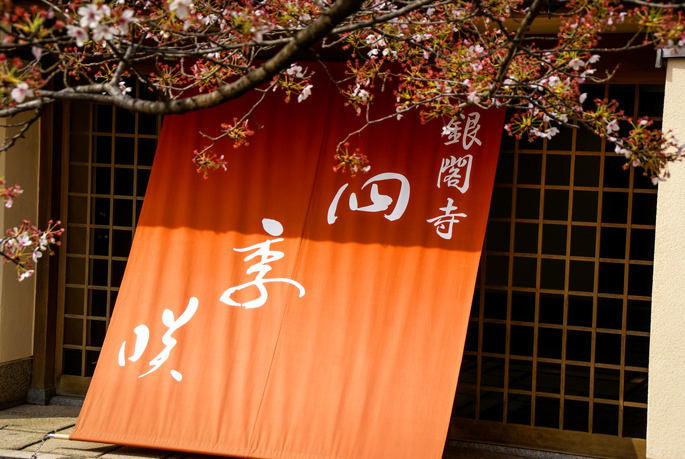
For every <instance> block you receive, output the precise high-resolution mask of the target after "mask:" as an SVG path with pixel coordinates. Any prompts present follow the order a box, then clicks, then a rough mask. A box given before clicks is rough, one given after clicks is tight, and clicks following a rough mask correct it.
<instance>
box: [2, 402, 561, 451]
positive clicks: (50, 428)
mask: <svg viewBox="0 0 685 459" xmlns="http://www.w3.org/2000/svg"><path fill="white" fill-rule="evenodd" d="M57 399H59V400H57V402H58V403H67V404H69V403H70V404H72V405H75V406H62V405H53V404H51V405H48V406H38V405H21V406H17V407H14V408H9V409H6V410H3V411H0V459H7V458H22V459H30V458H31V456H32V454H33V453H35V452H36V449H37V448H38V446H39V445H40V443H41V440H42V438H43V437H44V436H45V434H47V433H50V432H57V433H59V434H68V433H70V432H71V431H72V430H73V428H74V425H75V424H76V419H77V418H78V414H79V412H80V411H81V408H80V400H79V399H73V400H70V399H69V398H67V397H57ZM53 401H54V399H53ZM51 403H52V402H51ZM212 457H213V456H201V455H197V454H187V453H178V452H173V451H160V450H152V449H142V448H133V447H129V446H119V445H109V444H105V443H89V442H81V441H69V440H56V439H49V440H47V441H46V442H45V444H43V446H42V447H41V449H40V452H39V454H38V459H66V458H101V459H137V458H141V459H211V458H212ZM521 457H528V458H540V459H575V458H574V457H573V456H567V455H562V454H554V453H543V452H539V451H530V450H519V449H516V448H502V447H498V446H491V445H477V444H474V443H461V442H452V441H450V442H448V445H447V446H446V447H445V452H444V453H443V459H517V458H521Z"/></svg>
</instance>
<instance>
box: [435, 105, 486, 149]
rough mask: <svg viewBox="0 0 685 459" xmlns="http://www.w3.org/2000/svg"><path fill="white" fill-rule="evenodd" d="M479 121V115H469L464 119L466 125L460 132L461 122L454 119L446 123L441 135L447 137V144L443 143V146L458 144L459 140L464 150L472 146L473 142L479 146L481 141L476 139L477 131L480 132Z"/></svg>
mask: <svg viewBox="0 0 685 459" xmlns="http://www.w3.org/2000/svg"><path fill="white" fill-rule="evenodd" d="M479 121H480V113H478V112H471V113H469V114H468V117H467V118H466V125H465V126H464V127H463V132H462V126H461V123H462V121H461V120H458V119H457V118H456V117H455V118H452V119H451V120H450V122H449V123H447V126H444V127H443V128H442V134H441V135H443V136H447V138H448V139H449V140H448V141H447V142H445V145H452V144H454V143H458V142H459V140H460V139H461V142H462V146H463V147H464V150H468V149H469V148H471V145H473V143H474V142H475V143H476V144H478V145H481V141H480V140H479V139H478V138H477V137H476V135H477V134H478V131H479V130H480V124H479Z"/></svg>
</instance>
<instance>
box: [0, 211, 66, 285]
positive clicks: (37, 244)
mask: <svg viewBox="0 0 685 459" xmlns="http://www.w3.org/2000/svg"><path fill="white" fill-rule="evenodd" d="M59 225H60V222H59V221H58V222H55V223H53V221H52V220H50V221H49V222H48V227H47V229H45V230H40V229H38V228H36V227H35V226H32V225H31V223H30V222H28V221H26V220H24V221H23V222H22V224H21V225H20V226H19V227H14V228H11V229H8V230H7V231H6V234H5V237H3V238H0V254H2V256H3V257H4V258H3V261H4V263H5V264H7V263H9V262H12V263H14V264H15V265H16V270H17V277H18V279H19V280H20V281H22V280H24V279H26V278H27V277H30V276H32V275H33V274H34V272H35V264H36V262H38V259H39V258H41V257H42V256H43V252H46V251H48V253H49V254H50V255H52V252H51V251H50V246H51V245H59V244H60V243H59V241H57V237H59V236H60V235H61V234H62V232H64V229H63V228H59Z"/></svg>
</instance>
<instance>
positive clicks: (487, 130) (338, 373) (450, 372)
mask: <svg viewBox="0 0 685 459" xmlns="http://www.w3.org/2000/svg"><path fill="white" fill-rule="evenodd" d="M311 65H314V64H311ZM318 73H319V75H317V76H316V78H315V79H314V81H313V85H314V86H313V89H312V92H313V94H314V96H315V97H311V98H310V99H308V100H306V101H303V102H302V103H297V102H295V101H292V102H290V104H287V105H286V104H285V103H283V102H282V95H279V94H278V93H276V94H273V95H269V98H268V99H267V102H266V103H265V104H263V105H261V106H260V107H259V108H257V110H255V113H254V115H253V119H254V120H255V121H256V122H258V123H259V124H260V125H262V126H263V129H261V130H259V132H257V133H256V134H255V136H254V137H252V138H250V145H249V146H248V147H241V148H240V149H233V148H232V146H231V144H229V143H228V142H226V143H222V144H220V145H219V146H218V147H217V148H216V149H215V151H216V152H217V153H219V154H224V155H226V157H227V158H228V160H229V170H228V171H227V172H223V171H222V172H215V173H213V174H211V176H210V178H209V179H208V180H203V178H202V175H200V174H198V173H197V172H196V171H195V167H194V165H193V164H192V162H191V154H192V151H193V150H195V149H197V148H199V147H202V146H203V145H205V144H206V141H205V140H204V139H203V138H202V137H201V136H200V135H199V134H198V132H199V131H203V132H206V133H209V134H215V133H217V132H218V128H219V125H220V123H222V122H232V120H233V117H240V116H242V114H244V113H245V112H246V110H247V109H248V108H249V107H250V106H251V104H252V103H253V102H254V101H255V96H248V97H245V98H242V99H240V100H237V101H235V102H231V103H230V104H227V105H226V106H222V107H219V108H216V109H211V110H205V111H201V112H197V113H190V114H186V115H182V116H168V117H166V118H165V120H164V127H163V130H162V134H161V138H160V141H159V145H158V148H157V153H156V157H155V163H154V167H153V170H152V174H151V178H150V182H149V185H148V188H147V195H146V198H145V204H144V206H143V210H142V214H141V217H140V222H139V224H138V229H137V231H136V235H135V240H134V242H133V247H132V250H131V255H130V259H129V262H128V266H127V268H126V274H125V276H124V280H123V283H122V287H121V291H120V293H119V296H118V300H117V304H116V307H115V309H114V314H113V318H112V321H111V324H110V328H109V330H108V333H107V337H106V339H105V343H104V347H103V349H102V353H101V354H100V358H99V361H98V365H97V369H96V371H95V376H94V377H93V380H92V384H91V386H90V390H89V391H88V395H87V397H86V400H85V404H84V406H83V409H82V411H81V416H80V417H79V421H78V424H77V425H76V428H75V430H74V432H73V433H72V434H71V438H72V439H75V440H87V441H98V442H109V443H117V444H124V445H132V446H141V447H151V448H159V449H168V450H177V451H187V452H196V453H204V454H216V455H224V456H237V457H255V458H298V459H304V458H312V459H313V458H322V459H323V458H331V459H333V458H336V459H337V458H349V459H363V458H368V459H383V458H388V459H390V458H392V459H403V458H407V459H409V458H411V459H416V458H439V457H441V454H442V450H443V447H444V442H445V438H446V435H447V428H448V424H449V418H450V413H451V408H452V402H453V398H454V393H455V389H456V385H457V376H458V372H459V366H460V363H461V357H462V352H463V348H464V339H465V335H466V328H467V323H468V316H469V310H470V307H471V299H472V296H473V289H474V285H475V280H476V271H477V267H478V260H479V257H480V252H481V247H482V243H483V237H484V233H485V227H486V222H487V215H488V210H489V205H490V197H491V193H492V186H493V181H494V175H495V168H496V164H497V155H498V149H499V143H500V136H501V132H502V125H503V117H504V111H503V110H499V111H496V110H490V111H482V110H479V109H476V110H472V111H470V112H467V113H466V115H467V116H466V117H465V118H464V119H463V120H461V121H459V122H457V121H458V120H455V121H453V122H452V123H450V124H449V125H448V127H447V128H446V129H445V130H444V131H443V129H442V124H441V123H439V122H433V123H428V124H426V125H421V124H420V121H419V119H418V114H416V113H413V114H408V115H405V116H404V117H403V118H402V119H401V120H391V121H386V122H383V123H379V124H376V125H373V126H372V127H371V128H369V129H367V130H365V131H364V132H363V137H362V138H359V137H356V136H355V138H354V139H353V141H352V143H353V145H354V147H356V146H359V147H360V148H361V150H362V151H363V152H364V153H366V154H368V156H369V157H370V159H371V170H370V171H369V172H368V173H367V174H358V175H357V176H356V177H354V178H352V177H350V174H349V173H339V172H338V173H334V172H333V170H332V168H333V166H334V165H335V164H336V162H335V161H334V159H333V154H334V152H335V146H336V144H337V143H338V142H339V141H340V140H341V139H343V138H344V137H345V135H346V134H347V133H348V132H350V131H352V130H354V129H357V128H358V127H359V126H360V125H361V121H362V120H361V119H360V118H358V117H357V116H355V113H354V110H352V109H351V108H350V107H344V106H343V103H344V101H343V100H342V99H341V96H340V95H339V94H338V93H337V90H336V88H335V87H334V86H333V85H332V84H330V83H327V80H326V78H325V76H324V75H323V74H324V72H322V71H318ZM376 97H377V98H392V97H393V96H392V94H390V92H389V91H387V92H386V93H381V92H380V91H379V92H378V94H377V95H376ZM387 106H388V105H386V107H387ZM390 106H392V105H390ZM251 125H252V126H253V127H254V126H255V124H254V123H253V122H252V121H251ZM442 134H444V135H442ZM446 143H447V145H446ZM466 147H468V148H466ZM167 310H168V311H167Z"/></svg>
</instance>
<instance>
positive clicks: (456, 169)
mask: <svg viewBox="0 0 685 459" xmlns="http://www.w3.org/2000/svg"><path fill="white" fill-rule="evenodd" d="M472 162H473V156H471V155H465V156H462V157H461V158H455V157H454V156H451V157H450V158H449V159H448V158H443V160H442V164H441V165H440V173H439V174H438V188H440V183H441V182H446V183H447V186H448V187H454V188H456V189H457V190H459V191H460V192H461V193H462V194H463V193H466V191H467V190H468V189H469V180H470V177H471V164H472ZM445 172H447V173H446V174H445ZM443 174H445V175H444V176H443Z"/></svg>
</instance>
